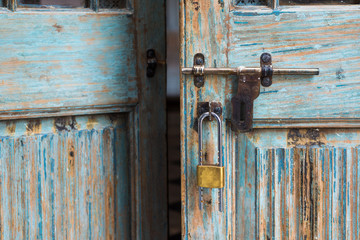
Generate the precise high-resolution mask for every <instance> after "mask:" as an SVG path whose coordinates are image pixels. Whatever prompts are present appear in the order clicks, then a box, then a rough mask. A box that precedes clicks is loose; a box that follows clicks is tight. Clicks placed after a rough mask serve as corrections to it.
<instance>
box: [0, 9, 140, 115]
mask: <svg viewBox="0 0 360 240" xmlns="http://www.w3.org/2000/svg"><path fill="white" fill-rule="evenodd" d="M2 20H3V21H6V23H7V24H1V25H0V36H1V37H0V51H1V55H0V92H1V96H0V103H1V104H0V115H1V114H2V111H4V112H5V111H7V110H13V111H17V112H21V111H22V110H24V111H29V109H30V110H31V109H51V108H59V107H75V108H76V107H81V106H96V105H98V106H99V105H107V106H119V105H121V104H134V103H136V102H137V99H138V91H137V78H136V57H135V53H136V51H135V38H134V34H133V33H134V24H133V20H132V19H131V18H130V17H129V16H127V15H124V14H119V13H103V14H95V13H89V12H55V13H51V14H50V13H46V12H44V13H41V12H21V13H20V12H17V13H9V12H1V14H0V22H1V21H2ZM39 22H41V25H39ZM19 96H21V97H19ZM44 114H45V113H42V116H44Z"/></svg>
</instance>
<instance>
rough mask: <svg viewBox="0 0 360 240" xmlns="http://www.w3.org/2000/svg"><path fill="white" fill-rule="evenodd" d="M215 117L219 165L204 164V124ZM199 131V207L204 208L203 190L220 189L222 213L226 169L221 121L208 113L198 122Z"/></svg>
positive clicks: (197, 170) (220, 208) (197, 171)
mask: <svg viewBox="0 0 360 240" xmlns="http://www.w3.org/2000/svg"><path fill="white" fill-rule="evenodd" d="M210 116H213V117H214V118H215V119H216V120H217V122H218V161H219V163H218V164H217V165H209V164H206V165H205V164H203V162H202V154H203V152H202V123H203V121H204V119H205V118H206V117H210ZM198 124H199V125H198V131H199V165H198V166H197V169H196V175H197V184H198V186H199V207H200V209H202V207H203V194H202V193H203V188H218V189H219V211H220V212H221V211H222V193H223V189H222V188H223V187H224V186H225V168H224V166H223V162H222V143H221V138H222V130H221V119H220V117H219V116H218V115H217V114H216V113H214V112H206V113H204V114H202V115H201V116H200V118H199V121H198Z"/></svg>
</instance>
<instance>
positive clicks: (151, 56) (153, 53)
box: [147, 49, 155, 58]
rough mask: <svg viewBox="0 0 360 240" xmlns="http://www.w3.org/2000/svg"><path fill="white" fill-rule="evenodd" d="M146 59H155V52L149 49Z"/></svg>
mask: <svg viewBox="0 0 360 240" xmlns="http://www.w3.org/2000/svg"><path fill="white" fill-rule="evenodd" d="M147 57H148V58H153V57H155V51H154V49H149V50H148V51H147Z"/></svg>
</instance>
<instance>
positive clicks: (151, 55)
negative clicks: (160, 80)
mask: <svg viewBox="0 0 360 240" xmlns="http://www.w3.org/2000/svg"><path fill="white" fill-rule="evenodd" d="M146 58H147V59H146V61H147V67H146V76H147V77H149V78H151V77H154V76H155V70H156V65H157V59H156V55H155V50H154V49H148V50H147V51H146Z"/></svg>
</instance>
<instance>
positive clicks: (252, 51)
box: [219, 6, 360, 122]
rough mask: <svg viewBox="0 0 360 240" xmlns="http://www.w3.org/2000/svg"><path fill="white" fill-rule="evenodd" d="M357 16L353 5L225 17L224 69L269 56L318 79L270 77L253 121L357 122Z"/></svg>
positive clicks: (359, 24) (359, 10)
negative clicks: (227, 33)
mask: <svg viewBox="0 0 360 240" xmlns="http://www.w3.org/2000/svg"><path fill="white" fill-rule="evenodd" d="M316 9H318V10H316ZM359 13H360V8H359V7H357V6H353V7H348V8H346V9H344V8H336V7H332V6H325V7H322V8H321V9H319V8H314V7H292V8H291V7H290V8H284V9H281V10H277V11H272V10H258V11H257V10H253V11H243V10H241V9H236V10H234V11H233V12H230V20H229V21H230V25H229V27H230V29H231V30H230V31H231V34H230V38H229V48H228V51H229V55H228V61H229V63H228V64H229V65H228V66H229V67H235V66H249V67H252V66H258V65H259V57H260V55H261V53H263V52H269V53H271V54H272V57H273V66H274V67H300V68H301V67H316V68H320V75H319V76H275V77H274V79H273V85H272V86H270V87H268V88H261V92H260V96H259V97H258V98H257V99H256V101H255V104H254V119H287V118H291V119H297V118H359V117H360V105H359V104H358V103H359V101H360V91H359V90H360V77H359V66H360V41H359V39H360V14H359ZM244 33H246V34H244ZM219 65H220V63H219ZM230 82H231V81H230ZM234 87H235V88H234V89H233V90H232V91H236V82H235V81H234ZM233 94H234V93H233V92H231V93H229V94H228V97H229V98H230V96H231V95H233ZM304 122H306V121H304Z"/></svg>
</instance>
